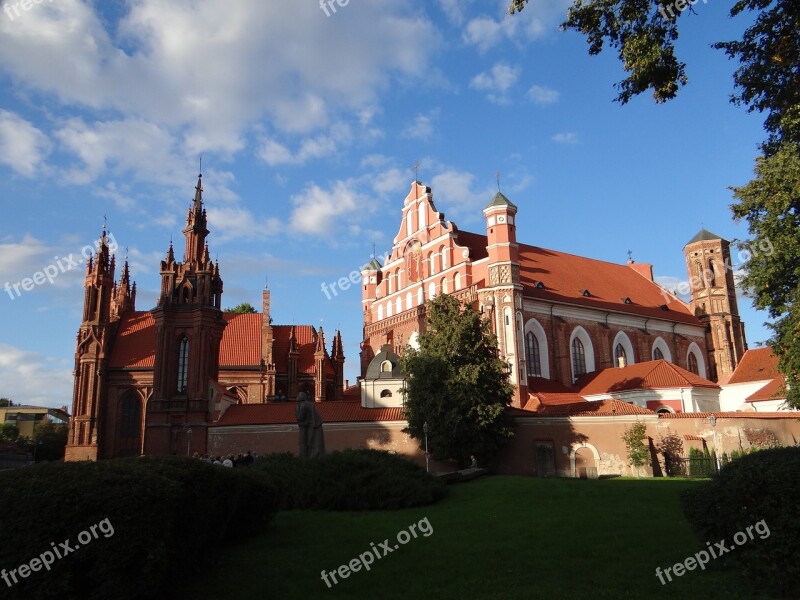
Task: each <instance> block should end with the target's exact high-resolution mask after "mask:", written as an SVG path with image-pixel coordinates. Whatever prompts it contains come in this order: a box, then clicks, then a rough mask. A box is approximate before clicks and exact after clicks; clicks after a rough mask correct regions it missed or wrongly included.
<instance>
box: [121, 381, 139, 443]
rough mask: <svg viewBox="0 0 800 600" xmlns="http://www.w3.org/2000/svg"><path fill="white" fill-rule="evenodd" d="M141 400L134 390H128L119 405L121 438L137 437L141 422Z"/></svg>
mask: <svg viewBox="0 0 800 600" xmlns="http://www.w3.org/2000/svg"><path fill="white" fill-rule="evenodd" d="M141 408H142V407H141V402H140V401H139V397H138V396H137V394H136V393H135V392H129V393H127V394H126V395H125V397H124V398H123V400H122V406H121V407H120V423H119V435H120V437H123V438H138V437H139V429H140V428H141V424H142V412H141Z"/></svg>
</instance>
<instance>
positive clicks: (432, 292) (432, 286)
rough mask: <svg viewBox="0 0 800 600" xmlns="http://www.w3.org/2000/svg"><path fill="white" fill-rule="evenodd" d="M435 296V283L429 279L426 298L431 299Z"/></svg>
mask: <svg viewBox="0 0 800 600" xmlns="http://www.w3.org/2000/svg"><path fill="white" fill-rule="evenodd" d="M435 296H436V284H435V283H434V282H433V281H431V282H430V283H429V284H428V300H433V298H434V297H435Z"/></svg>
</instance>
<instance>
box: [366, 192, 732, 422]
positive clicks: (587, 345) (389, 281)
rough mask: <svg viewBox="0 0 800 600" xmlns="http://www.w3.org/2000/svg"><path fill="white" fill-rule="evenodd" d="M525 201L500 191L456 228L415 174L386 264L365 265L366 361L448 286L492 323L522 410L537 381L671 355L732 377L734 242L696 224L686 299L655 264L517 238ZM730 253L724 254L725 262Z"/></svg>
mask: <svg viewBox="0 0 800 600" xmlns="http://www.w3.org/2000/svg"><path fill="white" fill-rule="evenodd" d="M517 212H518V208H517V206H516V205H515V204H514V203H513V202H511V201H510V200H509V199H508V198H506V197H505V196H504V195H503V194H502V193H500V192H498V193H497V194H496V195H495V196H494V198H492V200H491V201H490V202H489V203H488V204H487V206H486V207H485V208H484V209H483V217H484V223H485V230H484V231H483V232H481V233H472V232H467V231H461V230H459V228H458V227H457V226H456V224H455V223H453V222H451V221H447V220H445V218H444V217H445V216H444V214H443V213H441V212H439V211H438V210H437V209H436V206H435V204H434V202H433V194H432V192H431V188H429V187H427V186H425V185H423V184H422V183H420V182H418V181H414V182H413V183H412V185H411V190H410V192H409V193H408V195H407V196H406V198H405V200H404V202H403V207H402V218H401V223H400V228H399V231H398V233H397V235H396V236H395V238H394V241H393V245H392V248H391V252H390V253H389V254H388V255H387V258H386V261H385V263H384V264H383V265H381V264H380V263H379V262H378V261H377V260H375V259H374V258H373V260H372V261H371V262H370V263H369V264H368V265H367V266H366V267H365V268H364V269H363V270H362V283H363V285H362V311H363V317H364V332H363V333H364V335H363V341H362V343H361V348H362V351H361V369H362V375H365V374H366V370H367V366H368V365H369V364H370V362H371V361H372V359H373V357H374V356H375V352H376V351H377V350H378V349H380V348H381V347H382V346H383V345H384V344H389V345H390V347H391V348H392V349H393V350H394V352H397V353H398V354H400V353H402V351H403V349H404V348H405V347H406V346H407V345H408V344H411V345H414V344H415V343H416V338H417V336H418V334H419V332H421V331H423V329H424V327H425V302H426V301H427V300H428V299H430V298H433V297H434V296H435V295H436V294H440V293H444V294H452V295H455V296H456V297H458V298H460V299H461V300H463V301H464V302H466V303H468V304H470V305H471V306H473V307H474V308H475V309H476V310H479V311H480V312H481V313H482V314H484V315H485V316H486V318H487V319H489V320H490V322H491V324H492V331H493V332H494V334H495V335H496V336H497V343H498V350H499V353H500V355H501V357H502V358H503V359H504V360H505V361H506V363H507V365H508V372H509V375H510V379H511V382H512V383H513V384H514V386H515V395H514V400H513V403H514V405H515V406H518V407H524V406H525V405H526V404H527V402H528V399H529V393H530V392H533V391H535V389H534V388H535V387H536V385H537V382H541V381H542V380H551V381H557V382H560V383H561V384H563V385H564V386H567V387H570V388H573V389H578V388H577V387H576V383H577V382H578V380H579V379H580V378H581V377H582V376H583V375H585V374H587V373H590V372H593V371H599V370H601V369H605V368H608V367H612V366H613V367H616V366H624V365H629V364H634V363H638V362H644V361H650V360H658V359H664V360H667V361H669V362H671V363H673V364H675V365H678V366H680V367H682V368H684V369H687V370H688V371H691V372H693V373H695V374H697V375H700V376H701V377H704V378H709V379H714V380H716V378H717V377H720V376H722V375H724V374H726V373H730V372H732V371H733V369H734V368H735V366H736V363H737V361H738V360H739V359H740V358H741V356H742V354H743V353H744V350H745V349H746V341H745V337H744V328H743V326H742V324H741V321H740V320H739V315H738V308H737V304H736V295H735V288H734V283H733V275H732V272H731V270H730V269H729V268H728V267H729V265H730V255H729V249H728V242H727V241H725V240H722V239H721V238H719V237H718V236H714V235H713V234H709V233H708V232H705V230H703V231H704V232H705V233H704V232H701V233H700V234H698V236H695V239H693V240H691V241H690V243H689V244H687V246H686V247H685V248H684V254H685V256H686V259H687V265H688V266H689V268H690V271H689V275H690V281H693V280H692V279H691V277H692V275H693V274H694V273H695V270H696V264H695V263H696V262H697V261H696V260H695V258H696V257H699V256H700V254H701V253H703V258H702V260H700V264H701V266H702V268H703V271H704V272H705V270H706V269H707V268H709V265H710V266H711V267H710V268H711V269H712V271H711V272H712V274H713V275H712V276H708V275H706V274H704V277H703V278H702V279H700V280H699V281H697V282H696V283H695V284H693V286H692V291H691V302H690V303H688V304H687V303H685V302H683V301H682V300H681V299H680V298H678V297H677V296H676V295H674V294H673V293H670V292H668V291H667V290H664V289H663V288H662V287H661V286H659V285H658V284H657V283H656V282H655V280H654V278H653V268H652V265H649V264H645V263H635V262H633V261H632V260H629V261H628V262H627V264H614V263H609V262H604V261H599V260H594V259H591V258H585V257H581V256H575V255H572V254H567V253H565V252H560V251H557V250H549V249H545V248H540V247H537V246H532V245H528V244H524V243H520V242H518V241H517V224H516V218H517ZM725 260H727V262H724V261H725Z"/></svg>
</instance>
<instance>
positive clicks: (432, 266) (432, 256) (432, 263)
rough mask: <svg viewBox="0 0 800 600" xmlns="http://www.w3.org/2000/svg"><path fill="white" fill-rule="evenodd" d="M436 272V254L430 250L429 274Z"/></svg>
mask: <svg viewBox="0 0 800 600" xmlns="http://www.w3.org/2000/svg"><path fill="white" fill-rule="evenodd" d="M434 273H436V255H435V254H434V253H433V252H428V275H433V274H434Z"/></svg>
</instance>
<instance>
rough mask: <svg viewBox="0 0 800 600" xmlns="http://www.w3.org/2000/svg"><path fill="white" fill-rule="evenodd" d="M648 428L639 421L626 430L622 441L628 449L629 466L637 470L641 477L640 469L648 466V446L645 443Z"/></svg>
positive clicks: (637, 474)
mask: <svg viewBox="0 0 800 600" xmlns="http://www.w3.org/2000/svg"><path fill="white" fill-rule="evenodd" d="M645 433H647V428H646V427H645V425H644V423H642V422H641V421H637V422H636V423H634V424H633V425H631V426H630V427H626V428H625V432H624V433H623V434H622V441H623V442H625V448H627V449H628V464H629V465H631V466H632V467H633V468H634V469H636V476H637V477H638V476H639V469H640V468H642V467H643V466H645V465H646V464H647V444H645V443H644V436H645Z"/></svg>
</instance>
